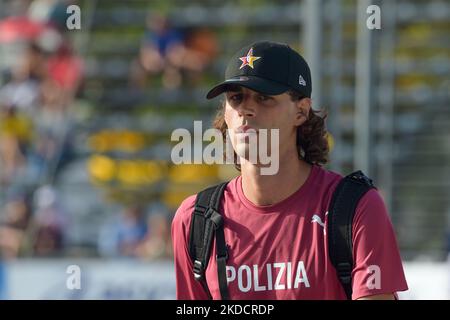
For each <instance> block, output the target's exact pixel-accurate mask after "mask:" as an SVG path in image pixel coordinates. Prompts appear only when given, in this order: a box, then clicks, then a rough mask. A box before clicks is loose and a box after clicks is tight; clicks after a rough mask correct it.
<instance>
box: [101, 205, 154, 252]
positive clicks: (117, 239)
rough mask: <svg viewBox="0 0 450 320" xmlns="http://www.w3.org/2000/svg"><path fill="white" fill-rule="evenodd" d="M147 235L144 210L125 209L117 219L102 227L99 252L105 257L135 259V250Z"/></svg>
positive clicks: (130, 207)
mask: <svg viewBox="0 0 450 320" xmlns="http://www.w3.org/2000/svg"><path fill="white" fill-rule="evenodd" d="M146 234H147V223H146V221H145V210H144V209H143V208H142V207H141V206H139V205H132V206H129V207H125V208H124V209H123V210H122V211H121V212H120V215H119V216H118V217H114V220H113V221H111V222H109V223H107V224H106V225H104V226H103V227H102V228H101V230H100V235H99V243H98V247H99V252H100V255H102V256H105V257H136V256H137V252H136V249H137V248H138V247H139V245H140V243H141V242H142V240H143V239H144V238H145V235H146Z"/></svg>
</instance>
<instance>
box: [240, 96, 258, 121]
mask: <svg viewBox="0 0 450 320" xmlns="http://www.w3.org/2000/svg"><path fill="white" fill-rule="evenodd" d="M238 113H239V116H241V117H246V118H251V117H254V116H255V115H256V103H255V102H254V101H253V100H252V99H250V98H248V97H247V98H246V99H244V100H243V101H242V103H241V104H240V105H239V108H238Z"/></svg>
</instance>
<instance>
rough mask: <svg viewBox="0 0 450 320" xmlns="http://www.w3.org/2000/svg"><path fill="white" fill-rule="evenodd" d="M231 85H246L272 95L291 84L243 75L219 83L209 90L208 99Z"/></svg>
mask: <svg viewBox="0 0 450 320" xmlns="http://www.w3.org/2000/svg"><path fill="white" fill-rule="evenodd" d="M230 85H238V86H242V87H246V88H248V89H251V90H254V91H258V92H261V93H264V94H267V95H272V96H274V95H278V94H282V93H284V92H286V91H287V90H289V89H290V87H289V86H287V85H285V84H281V83H279V82H275V81H271V80H267V79H263V78H259V77H255V76H241V77H236V78H231V79H228V80H225V81H224V82H222V83H220V84H218V85H217V86H215V87H214V88H212V89H211V90H209V92H208V94H207V95H206V99H212V98H215V97H217V96H218V95H220V94H222V93H224V92H225V91H227V89H228V87H229V86H230Z"/></svg>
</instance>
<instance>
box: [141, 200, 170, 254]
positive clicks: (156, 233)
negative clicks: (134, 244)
mask: <svg viewBox="0 0 450 320" xmlns="http://www.w3.org/2000/svg"><path fill="white" fill-rule="evenodd" d="M169 221H171V219H170V217H169V216H168V214H167V212H166V210H161V209H160V210H158V211H156V212H155V211H154V212H152V213H151V214H150V215H149V217H148V219H147V223H148V232H147V235H146V237H145V239H143V241H142V242H141V244H140V245H139V247H138V248H137V255H138V256H139V258H141V259H143V260H154V259H167V258H169V257H171V256H172V244H171V236H170V222H169Z"/></svg>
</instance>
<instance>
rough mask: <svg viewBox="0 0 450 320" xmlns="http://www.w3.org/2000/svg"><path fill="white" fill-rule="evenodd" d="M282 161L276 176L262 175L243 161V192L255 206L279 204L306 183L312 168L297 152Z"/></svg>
mask: <svg viewBox="0 0 450 320" xmlns="http://www.w3.org/2000/svg"><path fill="white" fill-rule="evenodd" d="M280 159H283V163H280V167H279V170H278V172H277V174H275V175H261V174H260V168H259V167H258V166H256V165H253V164H251V163H250V162H248V161H245V160H244V161H242V163H241V174H242V191H243V192H244V195H245V197H246V198H247V199H248V200H249V201H251V202H252V203H253V204H255V205H258V206H267V205H273V204H276V203H279V202H281V201H283V200H284V199H286V198H288V197H289V196H290V195H292V194H293V193H295V192H296V191H297V190H298V189H299V188H300V187H301V186H302V185H303V184H304V183H305V181H306V179H307V178H308V176H309V173H310V171H311V167H312V166H311V165H310V164H309V163H307V162H305V161H303V160H301V159H299V158H298V155H297V151H296V150H295V151H294V152H293V154H292V152H291V153H290V154H286V155H284V156H283V157H281V156H280ZM293 177H295V178H294V179H293Z"/></svg>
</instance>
